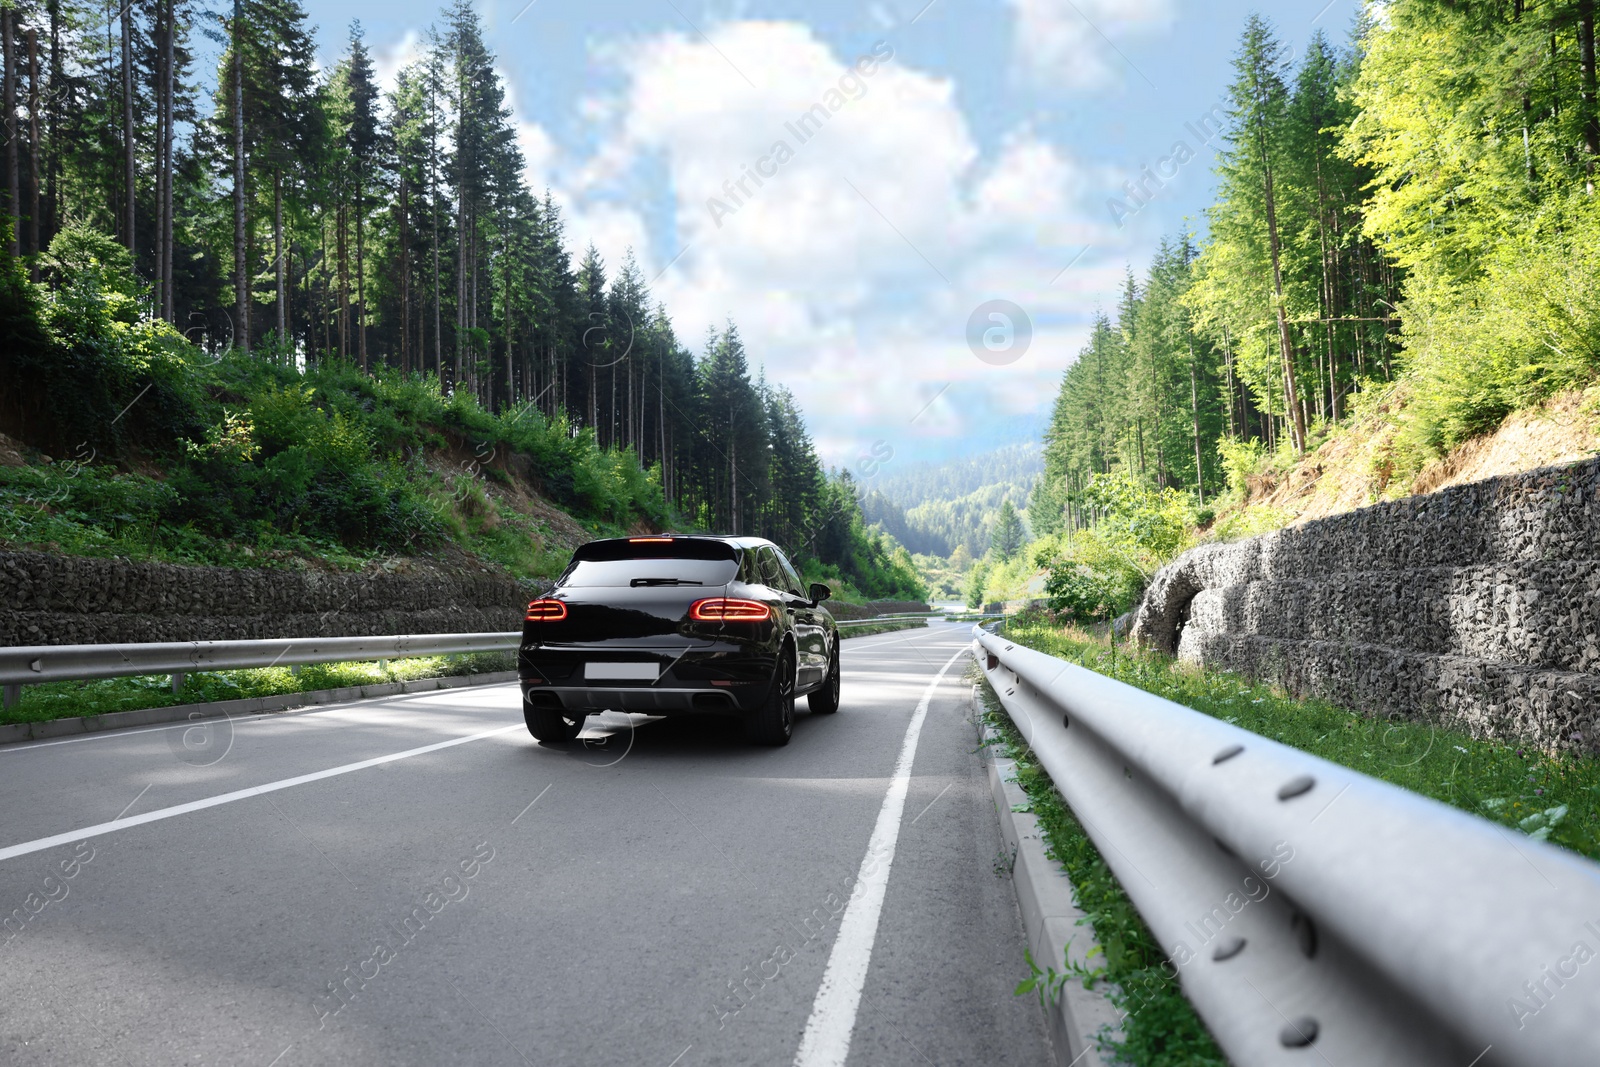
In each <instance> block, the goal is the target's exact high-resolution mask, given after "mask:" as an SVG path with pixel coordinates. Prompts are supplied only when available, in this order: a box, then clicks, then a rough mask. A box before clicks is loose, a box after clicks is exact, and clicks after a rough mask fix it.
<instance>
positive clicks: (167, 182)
mask: <svg viewBox="0 0 1600 1067" xmlns="http://www.w3.org/2000/svg"><path fill="white" fill-rule="evenodd" d="M177 32H178V8H177V0H167V25H166V32H165V34H163V37H162V43H163V45H164V46H165V48H166V53H167V55H166V61H165V62H164V63H163V64H162V68H163V74H164V75H165V84H163V85H162V87H161V100H162V104H161V108H162V113H163V115H164V116H165V120H164V121H163V123H162V127H161V174H162V178H163V179H164V180H163V182H162V186H161V201H162V210H161V246H162V248H163V249H164V250H165V254H164V255H163V257H162V279H161V281H162V284H161V293H162V315H163V317H164V318H165V319H166V320H167V321H168V322H173V321H175V320H176V319H177V317H178V298H177V294H176V293H174V292H173V289H172V283H173V269H172V263H173V260H174V259H175V258H176V255H175V251H174V250H175V247H176V244H177V241H176V235H177V226H176V225H175V222H174V218H173V205H174V197H173V191H172V187H173V184H174V180H175V178H176V173H175V168H174V166H173V159H172V142H173V131H172V128H173V119H174V118H175V117H176V116H175V112H176V110H177V109H176V107H175V106H174V99H173V97H174V95H175V89H176V86H177V78H178V74H177V55H178V53H177V46H176V43H175V42H174V40H173V38H174V37H176V36H177Z"/></svg>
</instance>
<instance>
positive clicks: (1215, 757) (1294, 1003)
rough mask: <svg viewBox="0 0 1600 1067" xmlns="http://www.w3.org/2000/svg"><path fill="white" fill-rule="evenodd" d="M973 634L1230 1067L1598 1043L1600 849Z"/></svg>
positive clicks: (1439, 1058) (1487, 1062)
mask: <svg viewBox="0 0 1600 1067" xmlns="http://www.w3.org/2000/svg"><path fill="white" fill-rule="evenodd" d="M974 639H975V644H976V646H977V647H976V648H975V650H974V651H975V653H976V654H977V655H978V656H979V658H980V661H981V662H982V663H983V664H984V666H985V668H986V670H985V673H986V676H987V677H988V679H989V681H990V683H991V684H992V685H993V686H994V688H995V691H996V692H997V693H998V694H999V695H1000V699H1001V701H1002V703H1003V704H1004V705H1005V708H1006V710H1007V712H1008V713H1009V714H1010V715H1011V718H1012V720H1013V721H1014V722H1015V723H1016V725H1017V726H1018V728H1019V729H1020V731H1021V732H1022V734H1023V735H1024V737H1025V738H1026V739H1027V741H1028V743H1029V744H1030V745H1031V746H1032V748H1033V751H1034V753H1035V754H1036V756H1037V757H1038V761H1039V763H1040V764H1041V765H1042V766H1043V768H1044V769H1045V770H1046V771H1047V772H1048V773H1049V775H1050V777H1051V779H1052V781H1053V782H1054V783H1055V786H1056V788H1057V790H1059V791H1060V793H1061V794H1062V797H1063V798H1064V799H1065V800H1066V802H1067V804H1068V805H1069V806H1070V807H1071V809H1072V811H1073V813H1074V814H1075V815H1076V816H1077V818H1078V821H1079V822H1080V823H1082V825H1083V827H1084V829H1085V830H1086V831H1087V832H1088V834H1089V836H1090V838H1091V839H1092V840H1093V841H1094V844H1095V846H1096V847H1097V848H1098V849H1099V851H1100V854H1101V856H1102V857H1103V858H1104V859H1105V861H1106V863H1107V864H1109V865H1110V867H1111V869H1112V871H1113V872H1114V873H1115V874H1116V876H1117V878H1118V880H1119V881H1120V882H1121V884H1122V886H1123V888H1124V890H1126V892H1127V894H1128V896H1129V898H1130V899H1131V900H1132V901H1133V903H1134V905H1135V907H1137V908H1138V910H1139V913H1140V914H1141V915H1142V916H1143V917H1144V919H1145V922H1146V923H1147V924H1148V925H1149V927H1150V930H1151V932H1152V933H1153V934H1154V935H1155V937H1156V938H1157V940H1158V941H1159V942H1160V944H1161V946H1162V949H1163V951H1165V952H1166V953H1167V954H1168V956H1169V961H1170V962H1169V963H1168V964H1167V970H1168V971H1169V972H1171V971H1175V972H1176V974H1177V975H1178V976H1179V978H1180V980H1181V982H1182V986H1183V990H1184V993H1185V995H1187V997H1188V998H1189V1000H1190V1001H1191V1002H1192V1003H1193V1004H1194V1006H1195V1008H1196V1009H1197V1010H1198V1011H1199V1013H1200V1014H1201V1016H1202V1017H1203V1018H1204V1019H1205V1022H1206V1025H1207V1026H1208V1027H1209V1028H1210V1030H1211V1033H1212V1034H1213V1035H1214V1036H1215V1037H1216V1039H1217V1041H1218V1043H1219V1044H1220V1045H1221V1046H1222V1048H1223V1050H1224V1051H1225V1052H1226V1053H1227V1055H1228V1057H1229V1059H1230V1060H1231V1061H1232V1062H1233V1063H1234V1064H1236V1065H1238V1067H1256V1065H1265V1064H1272V1065H1278V1064H1297V1065H1310V1064H1318V1065H1319V1067H1320V1065H1334V1067H1346V1065H1349V1067H1373V1065H1383V1064H1395V1065H1405V1067H1417V1065H1439V1067H1469V1065H1473V1067H1496V1065H1499V1067H1508V1065H1517V1067H1522V1065H1526V1067H1569V1065H1570V1067H1592V1065H1594V1064H1596V1063H1600V1027H1597V1026H1596V1020H1597V1019H1600V962H1597V961H1600V866H1596V865H1595V864H1592V863H1590V862H1589V861H1587V860H1585V859H1583V858H1582V857H1580V856H1576V855H1574V854H1572V853H1569V852H1566V851H1564V850H1562V849H1560V848H1556V847H1554V846H1551V845H1547V844H1544V843H1543V842H1540V841H1537V840H1534V839H1533V838H1531V837H1527V836H1525V835H1523V834H1520V833H1517V832H1516V831H1514V830H1509V829H1506V828H1504V827H1501V826H1498V825H1496V824H1493V823H1490V822H1488V821H1486V820H1483V819H1479V818H1477V817H1475V816H1472V815H1469V814H1466V813H1464V812H1462V811H1458V810H1456V809H1454V808H1450V807H1447V806H1446V805H1443V804H1440V803H1437V802H1435V801H1432V800H1429V799H1426V798H1424V797H1422V796H1419V795H1418V794H1415V793H1411V792H1408V791H1406V790H1404V789H1399V788H1397V787H1394V786H1391V785H1388V784H1386V783H1384V782H1380V781H1377V780H1376V779H1373V778H1369V777H1367V776H1365V775H1362V774H1359V773H1357V772H1355V771H1352V770H1349V769H1348V768H1345V767H1340V766H1338V765H1337V764H1333V763H1329V762H1327V761H1325V760H1321V759H1318V758H1316V757H1314V756H1311V755H1308V754H1307V753H1304V752H1301V751H1299V750H1297V749H1293V748H1290V747H1288V746H1286V745H1282V744H1279V743H1278V742H1275V741H1272V740H1269V739H1267V738H1264V737H1261V736H1259V735H1256V734H1253V733H1250V732H1249V731H1247V730H1242V729H1240V728H1238V727H1235V726H1232V725H1229V724H1228V723H1225V722H1222V721H1220V720H1217V719H1213V718H1211V717H1210V716H1207V715H1202V714H1200V713H1199V712H1196V711H1192V710H1190V709H1188V708H1184V707H1181V706H1180V705H1177V704H1174V703H1172V702H1170V701H1167V700H1163V699H1161V698H1159V697H1156V696H1152V695H1151V694H1149V693H1145V692H1143V691H1142V690H1139V689H1135V688H1133V687H1131V686H1128V685H1124V684H1122V683H1121V682H1117V681H1114V680H1112V679H1110V678H1106V677H1104V676H1103V675H1099V674H1095V673H1094V672H1092V671H1088V670H1085V669H1083V668H1081V667H1078V666H1076V665H1073V664H1069V663H1065V662H1063V661H1062V660H1060V659H1057V658H1055V657H1053V656H1047V655H1044V654H1042V653H1039V652H1035V651H1032V650H1030V649H1025V648H1023V647H1021V646H1020V645H1015V644H1013V643H1011V642H1009V641H1007V640H1006V639H1005V638H1004V637H1001V636H997V635H995V634H991V633H989V632H987V631H985V630H983V629H982V628H979V627H974ZM1591 964H1592V966H1591ZM1135 1010H1136V1005H1135Z"/></svg>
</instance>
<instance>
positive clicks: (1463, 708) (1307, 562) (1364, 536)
mask: <svg viewBox="0 0 1600 1067" xmlns="http://www.w3.org/2000/svg"><path fill="white" fill-rule="evenodd" d="M1133 636H1134V638H1135V639H1136V640H1138V641H1140V642H1142V643H1144V644H1146V645H1149V646H1152V647H1156V648H1160V649H1163V650H1165V651H1168V652H1175V653H1176V654H1177V655H1178V656H1179V657H1180V658H1183V659H1186V660H1190V661H1192V662H1197V663H1202V664H1206V665H1211V666H1217V667H1222V668H1225V669H1231V670H1238V671H1242V672H1244V673H1247V674H1250V675H1252V676H1254V677H1258V678H1262V679H1266V680H1269V681H1272V682H1275V683H1278V684H1281V685H1283V686H1284V687H1285V688H1287V689H1288V690H1290V691H1291V692H1294V693H1297V694H1301V695H1310V696H1318V697H1322V698H1324V699H1327V700H1330V701H1333V702H1335V703H1338V704H1342V705H1345V706H1347V707H1352V708H1356V709H1359V710H1361V711H1364V712H1368V713H1372V714H1380V715H1390V716H1402V717H1406V718H1416V719H1425V720H1433V721H1440V722H1452V723H1455V724H1457V725H1460V726H1463V727H1465V728H1466V729H1468V730H1470V731H1472V732H1473V733H1475V734H1477V735H1480V736H1486V737H1503V738H1507V739H1510V738H1518V739H1526V740H1531V741H1534V742H1536V743H1538V744H1541V745H1544V746H1546V747H1581V748H1584V749H1587V750H1590V751H1597V750H1600V744H1597V742H1600V460H1591V461H1586V462H1584V463H1579V464H1574V465H1572V466H1566V467H1550V468H1545V469H1542V470H1537V471H1531V472H1528V473H1526V474H1520V475H1512V476H1508V477H1504V478H1495V479H1491V480H1489V481H1484V482H1478V483H1475V484H1473V485H1465V486H1457V487H1454V488H1451V489H1446V490H1443V491H1441V492H1438V493H1434V494H1432V495H1429V496H1423V497H1413V498H1410V499H1407V500H1401V501H1395V502H1393V503H1387V504H1379V505H1375V506H1373V507H1369V508H1364V509H1362V510H1360V511H1356V512H1351V513H1349V514H1346V515H1337V516H1334V517H1332V518H1328V519H1321V520H1318V521H1315V522H1309V523H1306V524H1305V525H1303V526H1298V527H1294V528H1291V529H1287V530H1280V531H1278V532H1276V533H1271V534H1267V535H1265V536H1262V537H1258V538H1254V539H1252V540H1249V541H1243V542H1238V543H1235V544H1224V545H1204V546H1201V547H1200V548H1196V549H1194V550H1192V551H1190V552H1188V553H1185V554H1184V555H1183V556H1181V557H1180V558H1179V559H1178V560H1176V561H1175V562H1174V563H1172V564H1171V565H1169V566H1168V567H1165V568H1163V569H1162V570H1161V571H1160V572H1158V573H1157V575H1156V576H1155V578H1154V580H1153V581H1152V582H1151V585H1150V588H1149V590H1148V591H1147V592H1146V594H1145V598H1144V600H1143V602H1142V603H1141V604H1140V606H1139V608H1138V610H1137V612H1136V614H1135V617H1134V623H1133Z"/></svg>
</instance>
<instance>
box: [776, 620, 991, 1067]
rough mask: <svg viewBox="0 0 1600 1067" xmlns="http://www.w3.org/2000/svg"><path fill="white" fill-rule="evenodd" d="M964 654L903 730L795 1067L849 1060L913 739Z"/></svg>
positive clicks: (835, 1065)
mask: <svg viewBox="0 0 1600 1067" xmlns="http://www.w3.org/2000/svg"><path fill="white" fill-rule="evenodd" d="M968 651H969V649H967V648H962V649H961V650H960V651H959V652H957V653H956V654H955V655H953V656H951V657H950V658H949V659H948V660H946V661H945V664H944V666H943V667H940V668H939V673H938V674H936V675H934V676H933V681H931V682H929V683H928V688H927V689H925V690H923V693H922V700H921V702H920V703H918V704H917V710H916V712H915V713H914V714H913V715H912V716H911V725H910V726H908V727H906V739H905V742H904V743H903V744H902V745H901V746H900V758H899V759H897V760H896V761H895V765H894V777H893V778H891V779H890V781H889V792H888V793H886V794H885V795H884V798H883V807H882V808H880V809H879V811H878V822H877V825H876V826H874V827H873V828H872V839H871V840H870V841H868V843H867V854H866V855H865V856H864V857H862V860H861V869H860V870H859V871H858V872H857V873H856V884H855V888H854V890H852V892H851V893H850V903H849V904H848V905H847V906H846V907H845V911H844V916H843V917H842V918H841V919H840V920H839V936H838V937H837V938H836V939H835V940H834V942H833V952H832V953H830V954H829V956H828V967H827V970H825V971H823V973H822V985H821V987H820V988H818V990H817V999H816V1000H814V1001H813V1002H812V1004H811V1018H809V1019H807V1020H806V1030H805V1033H804V1034H803V1035H802V1036H801V1038H800V1049H799V1051H797V1052H796V1053H795V1054H794V1065H795V1067H843V1065H844V1061H845V1058H846V1057H847V1056H849V1054H850V1036H851V1034H852V1033H854V1031H855V1028H856V1011H857V1010H858V1009H859V1008H860V1007H861V990H862V989H863V987H865V985H866V982H867V966H868V965H869V964H870V963H871V962H872V944H873V942H874V941H875V940H877V937H878V917H879V915H880V914H881V913H882V912H883V898H884V894H885V893H887V892H888V889H889V866H890V864H892V863H893V862H894V848H895V843H896V842H897V841H898V840H899V838H900V819H901V817H902V816H903V815H904V814H905V808H906V791H907V790H908V789H909V788H910V787H911V765H912V763H913V762H915V760H916V758H917V739H918V738H919V737H921V736H922V724H923V721H924V720H926V719H927V717H928V705H929V704H930V703H932V702H933V694H934V691H935V690H936V689H937V688H938V686H939V683H940V682H942V681H944V676H945V674H946V673H947V672H948V671H949V670H950V668H951V667H952V666H953V665H954V664H955V662H956V660H958V659H960V658H961V657H962V656H965V655H967V653H968Z"/></svg>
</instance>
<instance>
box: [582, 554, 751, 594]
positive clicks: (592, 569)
mask: <svg viewBox="0 0 1600 1067" xmlns="http://www.w3.org/2000/svg"><path fill="white" fill-rule="evenodd" d="M738 569H739V565H738V564H737V563H735V562H734V561H733V560H731V559H661V558H656V559H607V560H578V561H577V562H575V563H574V564H573V565H572V568H571V569H570V570H569V571H568V572H567V574H566V576H565V577H564V578H563V579H562V581H561V584H562V585H563V586H580V587H587V588H595V587H600V586H613V587H620V588H623V589H626V588H629V587H631V586H635V585H639V586H645V585H662V586H671V585H675V584H682V585H703V586H711V585H718V586H720V585H727V584H728V583H729V582H731V581H733V576H734V574H735V573H736V572H737V571H738Z"/></svg>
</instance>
